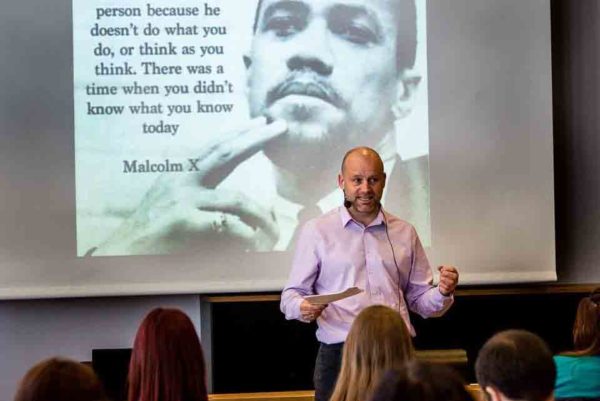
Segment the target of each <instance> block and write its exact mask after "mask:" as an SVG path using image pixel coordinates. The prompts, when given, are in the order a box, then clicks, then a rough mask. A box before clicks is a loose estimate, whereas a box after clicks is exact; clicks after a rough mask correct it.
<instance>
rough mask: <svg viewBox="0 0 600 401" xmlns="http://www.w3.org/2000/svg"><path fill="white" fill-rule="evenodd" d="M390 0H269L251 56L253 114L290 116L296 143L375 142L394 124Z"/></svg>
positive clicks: (289, 136)
mask: <svg viewBox="0 0 600 401" xmlns="http://www.w3.org/2000/svg"><path fill="white" fill-rule="evenodd" d="M392 6H393V1H391V0H264V2H263V4H262V7H261V10H260V14H259V16H258V19H257V26H256V32H255V36H254V40H253V45H252V49H251V53H250V55H249V57H248V59H247V64H248V95H249V103H250V111H251V114H252V116H253V117H256V116H260V115H265V116H268V117H270V118H273V119H285V120H287V122H288V128H289V129H288V134H287V135H285V136H284V137H283V141H285V142H287V145H288V146H293V148H294V149H302V147H306V146H309V147H310V148H309V149H312V148H314V150H315V151H317V152H318V151H320V150H321V151H322V150H323V147H324V145H325V146H327V145H330V146H331V145H335V146H338V147H340V148H343V149H346V148H348V147H352V146H356V145H357V144H359V143H360V144H363V145H368V144H372V145H375V144H376V142H377V141H378V140H380V138H381V137H382V136H383V135H384V134H386V133H387V132H389V130H391V129H392V127H393V116H392V113H391V110H390V107H391V105H392V104H393V102H394V101H395V99H396V87H397V79H398V71H397V68H396V36H397V28H396V17H395V15H394V12H393V9H392Z"/></svg>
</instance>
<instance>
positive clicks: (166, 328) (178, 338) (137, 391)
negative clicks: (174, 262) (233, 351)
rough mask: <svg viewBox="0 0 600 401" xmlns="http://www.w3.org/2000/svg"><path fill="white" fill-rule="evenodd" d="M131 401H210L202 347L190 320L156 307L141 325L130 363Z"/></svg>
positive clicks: (175, 310) (173, 310)
mask: <svg viewBox="0 0 600 401" xmlns="http://www.w3.org/2000/svg"><path fill="white" fill-rule="evenodd" d="M128 381H129V390H128V399H129V401H159V400H160V401H206V400H207V391H206V369H205V366H204V355H203V353H202V346H201V345H200V341H199V340H198V335H197V334H196V329H194V325H193V324H192V322H191V320H190V318H189V317H188V316H187V315H186V314H185V313H183V312H182V311H180V310H177V309H163V308H156V309H154V310H152V311H151V312H150V313H149V314H148V315H147V316H146V317H145V318H144V321H143V322H142V324H141V325H140V327H139V329H138V332H137V334H136V337H135V341H134V344H133V350H132V353H131V361H130V364H129V379H128Z"/></svg>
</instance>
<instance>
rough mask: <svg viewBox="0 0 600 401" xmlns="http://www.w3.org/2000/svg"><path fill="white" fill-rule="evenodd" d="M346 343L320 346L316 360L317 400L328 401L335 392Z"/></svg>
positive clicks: (315, 381) (314, 377)
mask: <svg viewBox="0 0 600 401" xmlns="http://www.w3.org/2000/svg"><path fill="white" fill-rule="evenodd" d="M343 347H344V343H337V344H323V343H321V345H320V346H319V352H318V353H317V361H316V362H315V374H314V376H313V381H314V383H315V401H328V400H329V398H330V397H331V394H332V393H333V388H334V387H335V381H336V380H337V377H338V374H339V373H340V366H341V365H342V349H343Z"/></svg>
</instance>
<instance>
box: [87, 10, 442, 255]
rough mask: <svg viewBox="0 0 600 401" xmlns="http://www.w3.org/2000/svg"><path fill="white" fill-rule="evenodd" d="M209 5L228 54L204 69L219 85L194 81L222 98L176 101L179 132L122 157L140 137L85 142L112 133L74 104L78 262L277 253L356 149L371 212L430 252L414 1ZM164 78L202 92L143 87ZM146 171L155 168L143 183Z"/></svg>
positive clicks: (424, 113) (328, 194)
mask: <svg viewBox="0 0 600 401" xmlns="http://www.w3.org/2000/svg"><path fill="white" fill-rule="evenodd" d="M217 3H218V4H219V5H220V7H221V12H222V14H221V16H222V24H224V25H225V26H226V27H227V35H226V36H225V35H224V36H223V37H221V38H220V40H221V41H222V42H221V43H224V44H225V46H224V47H225V52H224V53H226V54H224V55H223V56H222V57H220V58H219V57H217V56H211V57H212V58H211V57H208V56H207V57H206V58H205V59H206V60H211V62H212V63H213V64H219V65H221V66H224V67H225V68H224V69H225V73H224V74H223V75H222V76H217V75H212V76H210V77H208V78H203V79H205V82H208V83H210V81H211V80H213V81H214V82H216V83H220V82H223V81H224V80H225V79H226V80H227V81H228V83H229V84H231V88H234V89H233V90H232V91H231V96H229V98H226V97H224V95H222V94H218V93H216V94H215V93H206V94H199V93H194V91H190V93H189V94H187V95H185V96H184V95H180V97H179V98H177V97H175V98H176V99H183V100H186V99H187V101H188V103H190V104H192V105H193V112H192V113H189V114H186V115H185V122H181V124H180V126H179V127H178V129H177V135H171V136H170V137H169V136H166V137H165V138H161V139H159V140H153V139H152V138H148V137H147V136H146V137H143V135H142V134H139V135H137V137H139V138H142V139H131V142H130V143H135V146H131V147H128V145H123V144H124V143H127V141H128V139H127V138H136V134H123V135H122V136H120V137H119V139H118V140H116V141H115V137H114V136H112V137H111V135H110V134H107V135H97V136H96V137H95V138H96V139H93V140H90V139H87V138H88V137H89V132H88V131H89V130H106V131H114V130H115V126H116V124H117V123H118V120H111V119H107V122H106V124H104V125H99V126H98V125H94V124H92V123H91V122H90V121H89V116H85V115H84V114H85V113H84V112H83V111H82V109H80V111H81V112H80V113H78V110H77V106H76V133H75V135H76V139H78V140H79V141H77V140H76V152H77V157H76V164H77V168H78V171H77V194H78V199H77V214H78V215H77V220H78V238H77V239H78V254H79V255H80V256H83V255H85V254H88V255H93V256H101V255H144V254H169V253H175V252H186V251H189V250H193V249H198V248H202V249H219V250H228V251H240V252H248V251H250V252H252V251H261V252H263V251H286V250H288V249H290V246H292V245H293V242H294V235H295V232H296V230H297V228H298V226H299V225H300V224H301V223H302V222H303V221H304V220H305V219H307V218H310V217H314V216H316V215H318V214H320V213H323V212H326V211H328V210H330V209H332V208H334V207H337V206H340V205H341V204H342V203H343V194H342V193H341V191H340V190H339V189H338V188H337V185H336V176H337V174H338V172H339V170H340V165H339V162H340V160H341V159H342V156H343V154H344V153H345V152H346V151H347V150H348V149H350V148H352V147H355V146H369V147H372V148H374V149H376V150H377V151H378V152H379V154H380V155H381V156H382V159H383V161H384V165H385V171H386V173H387V181H386V186H385V190H384V194H383V207H384V208H385V209H386V210H388V211H390V212H391V213H393V214H395V215H397V216H399V217H400V218H402V219H404V220H406V221H408V222H410V223H412V224H413V225H414V226H415V227H416V229H417V231H418V232H419V235H420V237H421V239H422V242H423V243H424V244H425V245H426V246H427V245H429V244H430V243H431V234H430V232H431V229H430V226H431V223H430V213H429V166H428V153H429V152H428V136H427V135H428V110H427V76H426V73H427V62H426V61H427V60H426V55H427V52H426V29H425V27H426V23H425V22H426V21H425V1H424V0H261V1H259V2H258V3H253V2H248V4H243V5H241V4H240V2H236V1H233V0H230V1H220V2H215V4H217ZM243 3H246V2H243ZM216 20H217V18H213V19H212V20H211V21H212V22H213V23H214V21H216ZM199 24H200V25H202V22H200V23H199ZM75 29H77V27H76V28H75ZM83 34H84V33H83V32H81V33H78V32H77V30H76V31H75V38H76V39H77V37H78V36H77V35H83ZM159 39H160V38H159ZM159 39H157V41H158V40H159ZM162 39H164V38H162ZM178 40H179V39H178ZM181 40H182V41H184V40H186V38H183V39H181ZM173 41H174V42H173V43H175V44H176V45H177V42H176V41H175V39H173ZM75 43H76V46H77V43H78V42H77V40H75ZM172 59H173V60H174V63H181V64H182V65H186V64H189V60H191V58H190V57H187V56H186V57H183V56H181V57H179V58H177V57H173V58H172ZM135 60H137V61H140V60H142V58H140V59H139V60H138V59H135ZM161 60H162V59H161ZM200 61H203V60H199V61H198V62H200ZM90 62H91V61H87V60H86V59H84V56H83V55H82V56H79V59H78V53H77V51H76V52H75V88H76V102H77V99H78V97H77V93H78V91H82V90H83V85H80V86H78V81H81V82H83V81H85V74H84V73H83V72H82V73H81V74H78V71H84V70H85V66H86V65H87V64H89V63H90ZM133 62H134V61H132V63H133ZM86 63H87V64H86ZM88 69H89V68H88ZM213 72H214V65H213ZM183 75H185V74H183ZM175 78H177V79H180V80H181V82H188V85H189V87H190V88H192V87H193V85H197V82H198V81H199V78H198V76H193V77H190V76H189V74H188V75H186V76H182V77H173V76H169V77H144V76H141V77H140V80H143V79H147V80H148V82H151V81H152V80H157V79H164V80H165V81H169V82H172V81H175V80H176V79H175ZM186 80H187V81H186ZM115 82H116V83H115V85H119V84H120V83H122V82H123V78H122V77H117V78H115ZM140 82H141V81H140ZM165 98H166V97H165ZM172 98H173V96H172ZM79 99H82V100H83V99H84V97H82V96H80V97H79ZM214 99H218V100H223V99H228V100H229V101H230V102H232V104H234V106H235V108H234V110H233V112H231V113H212V114H210V113H207V112H205V111H204V110H202V109H201V108H200V104H209V103H210V102H212V101H213V100H214ZM161 101H163V102H164V101H165V100H164V99H163V100H161ZM147 102H148V103H150V102H151V100H148V101H147ZM167 117H169V116H165V120H166V119H167ZM171 117H172V118H175V120H174V121H179V120H177V119H178V118H180V117H181V118H183V116H171ZM86 118H88V119H87V120H86ZM125 120H126V119H124V121H123V124H125V126H127V124H129V123H130V122H131V121H134V120H135V118H131V119H129V121H125ZM78 121H79V122H78ZM126 135H128V136H126ZM84 137H85V138H84ZM130 148H135V149H134V150H132V151H131V152H133V153H131V152H130V154H129V155H128V154H126V153H127V152H125V151H124V149H130ZM144 152H146V153H144ZM132 155H133V156H132ZM90 160H95V162H94V163H92V162H90ZM99 165H102V166H105V167H103V168H98V166H99ZM152 165H156V166H162V167H161V168H156V169H155V170H156V171H149V172H148V171H146V167H147V166H152ZM136 168H137V169H138V170H139V169H142V170H143V171H142V172H141V173H140V172H139V171H136Z"/></svg>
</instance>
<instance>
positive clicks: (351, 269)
mask: <svg viewBox="0 0 600 401" xmlns="http://www.w3.org/2000/svg"><path fill="white" fill-rule="evenodd" d="M385 183H386V174H385V172H384V163H383V161H382V160H381V158H380V157H379V155H378V154H377V152H376V151H375V150H374V149H371V148H368V147H358V148H354V149H351V150H349V151H348V152H347V153H346V155H345V157H344V158H343V162H342V168H341V171H340V172H339V174H338V185H339V186H340V188H341V189H342V191H343V193H344V196H345V200H344V206H340V207H338V208H336V209H333V210H332V211H330V212H328V213H325V214H324V215H321V216H319V217H317V218H314V219H312V220H309V221H308V222H307V223H306V224H305V225H304V228H303V229H302V231H301V232H300V235H299V237H298V242H297V246H296V254H295V256H294V260H293V263H292V271H291V273H290V276H289V279H288V282H287V284H286V286H285V288H284V289H283V292H282V294H281V311H282V312H283V313H284V314H285V317H286V319H298V320H300V321H303V322H312V321H315V320H316V321H317V325H318V329H317V339H318V340H319V342H320V343H321V344H320V347H319V352H318V354H317V361H316V363H315V372H314V382H315V397H316V400H317V401H325V400H328V399H329V394H330V393H331V390H332V389H333V386H334V384H335V381H336V377H337V375H338V371H339V368H340V362H341V359H342V347H343V345H344V344H343V343H344V341H345V340H346V336H347V335H348V332H349V330H350V327H351V325H352V323H353V322H354V319H355V318H356V317H357V316H358V314H359V313H360V312H361V311H362V310H363V309H364V308H366V307H368V306H370V305H374V304H382V305H386V306H389V307H390V308H392V309H394V310H395V311H397V312H398V313H399V314H400V316H401V317H402V319H404V323H405V325H406V327H407V328H408V330H409V332H410V333H411V334H412V335H414V334H415V332H414V329H413V327H412V325H411V323H410V317H409V314H408V311H409V309H410V310H412V311H413V312H415V313H418V314H419V315H421V316H423V317H435V316H440V315H442V314H443V313H444V312H445V311H446V310H447V309H448V308H449V307H450V306H451V305H452V302H453V297H452V295H453V293H454V289H455V288H456V285H457V284H458V271H457V270H456V268H455V267H453V266H440V267H439V268H438V270H439V271H440V280H439V285H438V286H437V287H435V286H433V285H432V281H433V274H432V271H431V267H430V265H429V261H428V260H427V256H426V255H425V250H424V249H423V246H422V245H421V241H420V240H419V236H418V235H417V232H416V230H415V228H414V227H413V226H412V225H411V224H409V223H407V222H406V221H404V220H401V219H400V218H398V217H396V216H394V215H393V214H390V213H388V212H387V210H384V209H383V208H382V206H381V196H382V193H383V189H384V187H385ZM354 286H356V287H359V288H361V289H364V290H365V291H364V292H362V293H360V294H358V295H355V296H353V297H350V298H346V299H342V300H340V301H336V302H333V303H332V304H330V305H329V306H327V307H325V306H323V305H313V304H311V303H310V302H309V301H308V300H306V299H305V297H306V296H307V295H313V294H327V293H333V292H341V291H344V290H345V289H347V288H349V287H354Z"/></svg>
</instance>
